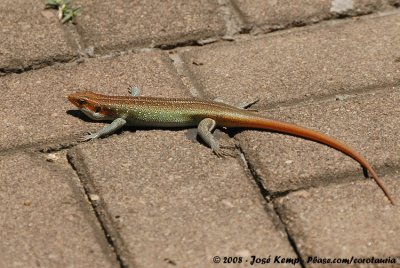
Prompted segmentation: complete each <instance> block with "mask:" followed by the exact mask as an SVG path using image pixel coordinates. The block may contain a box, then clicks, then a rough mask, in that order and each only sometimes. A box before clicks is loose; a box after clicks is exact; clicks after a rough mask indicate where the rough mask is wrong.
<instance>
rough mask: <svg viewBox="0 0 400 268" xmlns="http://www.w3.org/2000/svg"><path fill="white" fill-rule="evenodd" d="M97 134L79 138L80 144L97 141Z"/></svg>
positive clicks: (88, 134)
mask: <svg viewBox="0 0 400 268" xmlns="http://www.w3.org/2000/svg"><path fill="white" fill-rule="evenodd" d="M97 138H98V137H97V133H90V132H88V133H87V134H86V135H85V136H82V137H79V138H78V142H85V141H90V140H93V139H97Z"/></svg>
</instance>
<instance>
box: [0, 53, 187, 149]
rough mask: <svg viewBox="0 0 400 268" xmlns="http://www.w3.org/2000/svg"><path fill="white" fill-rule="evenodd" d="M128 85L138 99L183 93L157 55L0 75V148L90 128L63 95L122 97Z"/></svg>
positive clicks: (164, 58) (162, 57) (165, 60)
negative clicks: (92, 93) (139, 94)
mask: <svg viewBox="0 0 400 268" xmlns="http://www.w3.org/2000/svg"><path fill="white" fill-rule="evenodd" d="M130 84H131V85H132V84H136V85H138V86H140V87H141V88H142V94H143V95H155V96H164V97H166V96H170V97H172V96H178V95H184V94H185V88H184V86H183V84H182V82H181V80H180V79H179V77H178V76H177V74H176V72H175V69H174V68H173V66H172V65H171V62H170V60H169V58H168V57H167V56H166V55H165V54H163V53H158V52H149V53H141V54H129V55H125V56H120V57H115V58H103V59H100V58H98V59H90V60H87V61H86V62H84V63H81V64H77V63H74V64H65V65H62V66H53V67H49V68H43V69H40V70H35V71H33V72H26V73H23V74H11V75H7V76H4V77H1V78H0V90H1V91H2V92H8V93H7V94H2V95H1V96H0V102H1V104H2V109H1V111H0V117H1V118H2V119H0V129H1V130H2V135H1V137H0V148H10V147H17V146H26V145H32V144H36V143H42V142H47V143H48V142H52V141H56V140H60V139H64V140H66V139H68V138H72V137H73V136H76V135H77V134H78V133H81V134H83V132H85V131H91V130H94V129H96V128H98V127H99V126H98V124H94V123H93V122H90V123H88V121H89V120H87V122H85V121H84V120H82V119H84V116H83V115H82V114H81V113H80V112H78V111H77V110H75V108H74V106H73V105H72V104H71V103H69V102H68V100H67V98H66V96H67V95H68V94H69V93H72V92H74V91H85V90H90V91H95V92H101V93H105V94H114V95H127V94H128V93H127V87H128V85H130ZM186 94H188V93H186ZM68 111H69V112H68ZM71 111H72V112H71ZM74 111H75V112H74ZM79 116H82V117H81V118H80V117H79Z"/></svg>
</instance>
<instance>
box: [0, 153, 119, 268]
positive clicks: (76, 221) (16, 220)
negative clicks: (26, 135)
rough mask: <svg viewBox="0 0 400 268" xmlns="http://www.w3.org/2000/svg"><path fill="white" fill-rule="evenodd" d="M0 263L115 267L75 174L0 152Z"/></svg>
mask: <svg viewBox="0 0 400 268" xmlns="http://www.w3.org/2000/svg"><path fill="white" fill-rule="evenodd" d="M0 182H1V183H0V200H2V201H1V206H0V229H1V237H2V242H1V243H0V251H1V258H0V266H1V267H118V263H117V262H116V257H115V255H114V253H113V252H112V250H111V249H110V248H109V246H108V243H107V241H106V239H105V236H104V233H103V231H102V230H101V227H100V226H99V224H98V222H97V219H96V217H95V215H94V212H93V211H92V209H91V206H90V204H89V203H88V202H87V201H86V199H85V198H84V192H83V190H82V187H81V185H80V182H79V180H78V178H77V176H76V175H75V174H74V173H73V172H72V170H64V169H58V170H57V169H56V168H55V166H54V164H50V163H46V161H45V160H44V159H39V158H37V157H33V156H29V155H26V154H24V153H16V154H12V155H3V156H0Z"/></svg>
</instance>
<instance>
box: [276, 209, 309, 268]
mask: <svg viewBox="0 0 400 268" xmlns="http://www.w3.org/2000/svg"><path fill="white" fill-rule="evenodd" d="M273 207H274V211H275V213H276V214H277V215H278V218H279V221H280V222H281V224H282V226H283V228H284V230H285V233H286V237H287V238H288V242H289V244H290V246H291V247H292V249H293V251H294V252H295V253H296V255H297V258H298V259H299V260H303V259H302V257H301V253H300V249H299V247H298V246H297V244H296V241H295V239H294V237H293V236H292V235H291V233H290V232H289V230H288V228H287V226H286V224H285V222H284V221H283V219H282V214H281V210H280V209H279V207H278V205H277V204H276V202H273ZM299 264H300V266H301V267H302V268H305V267H306V266H305V264H304V262H303V261H300V262H299Z"/></svg>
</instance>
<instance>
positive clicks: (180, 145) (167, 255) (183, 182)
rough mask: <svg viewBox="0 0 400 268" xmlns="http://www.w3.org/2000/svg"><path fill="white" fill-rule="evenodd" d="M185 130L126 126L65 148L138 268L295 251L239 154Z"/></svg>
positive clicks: (290, 254)
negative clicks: (215, 150)
mask: <svg viewBox="0 0 400 268" xmlns="http://www.w3.org/2000/svg"><path fill="white" fill-rule="evenodd" d="M185 132H186V131H159V130H157V131H156V130H154V131H137V132H135V133H128V132H126V133H125V132H124V133H123V134H122V135H120V136H112V137H110V138H108V139H105V140H102V141H99V142H96V143H87V144H82V145H79V146H78V147H77V149H73V150H72V151H71V152H70V153H69V155H70V156H71V157H72V159H74V160H73V162H74V163H75V165H76V168H77V170H78V172H82V170H86V171H85V172H86V174H85V175H84V176H86V180H87V183H89V184H93V185H92V189H94V191H95V193H94V194H96V195H98V196H100V197H101V198H103V200H104V203H105V207H106V209H107V213H109V214H110V218H111V219H113V220H112V221H113V224H114V225H115V226H111V228H116V229H117V230H118V233H119V234H120V235H121V237H122V239H123V241H124V244H125V246H126V247H127V251H129V252H130V254H131V256H133V258H134V260H133V261H132V262H135V265H136V266H135V267H169V265H170V264H171V263H173V264H175V265H176V266H177V267H213V265H216V264H213V262H212V258H213V256H220V257H221V258H222V257H223V256H228V257H229V256H242V257H246V258H247V259H248V261H249V262H250V261H251V258H250V255H257V256H260V257H261V256H264V257H268V256H265V255H266V254H276V255H281V256H286V257H292V258H295V257H296V255H295V254H294V252H293V251H292V248H291V247H290V244H289V241H288V239H287V237H286V235H285V232H284V230H283V229H282V228H281V226H280V225H279V224H278V222H277V220H276V219H277V218H276V215H274V213H273V212H272V211H271V210H270V208H269V207H267V206H266V205H265V204H264V201H263V200H262V198H261V195H260V193H259V190H258V188H257V187H256V185H255V184H253V183H252V181H251V180H252V179H251V178H249V177H248V175H246V172H244V169H243V166H242V165H241V164H240V163H239V161H238V160H237V159H234V158H225V159H221V158H218V157H216V156H215V155H213V154H212V152H211V151H210V149H208V148H206V147H205V146H204V145H202V144H199V143H197V142H193V141H190V140H188V138H187V137H185ZM127 144H129V146H127ZM110 156H112V157H111V158H110ZM79 159H80V160H79ZM85 172H84V173H85ZM242 264H243V265H244V266H245V267H247V266H249V263H245V262H244V259H243V263H242Z"/></svg>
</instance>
